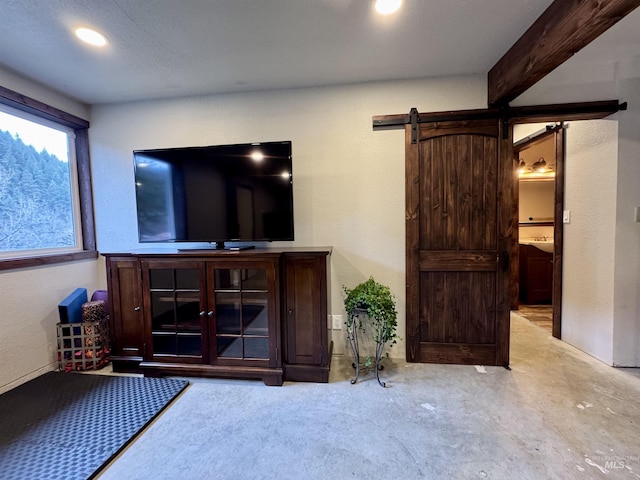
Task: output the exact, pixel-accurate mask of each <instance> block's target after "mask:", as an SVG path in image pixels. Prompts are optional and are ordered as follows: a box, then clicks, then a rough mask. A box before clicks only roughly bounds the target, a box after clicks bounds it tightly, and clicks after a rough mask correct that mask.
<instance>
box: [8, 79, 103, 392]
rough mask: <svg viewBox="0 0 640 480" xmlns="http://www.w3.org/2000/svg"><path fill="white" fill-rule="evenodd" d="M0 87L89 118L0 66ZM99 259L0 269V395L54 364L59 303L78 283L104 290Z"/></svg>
mask: <svg viewBox="0 0 640 480" xmlns="http://www.w3.org/2000/svg"><path fill="white" fill-rule="evenodd" d="M0 85H2V86H3V87H6V88H9V89H11V90H14V91H16V92H19V93H22V94H24V95H27V96H29V97H32V98H34V99H36V100H39V101H41V102H44V103H47V104H49V105H51V106H54V107H56V108H59V109H60V110H64V111H66V112H67V113H71V114H73V115H76V116H78V117H81V118H85V119H87V118H89V114H88V113H89V109H88V107H86V106H85V105H82V104H80V103H78V102H76V101H74V100H72V99H69V98H66V97H64V96H62V95H59V94H57V93H56V92H53V91H50V90H47V89H46V88H45V87H43V86H41V85H38V84H35V83H32V82H29V81H27V80H25V79H23V78H20V77H19V76H18V75H16V74H15V73H13V72H9V71H6V70H2V69H0ZM103 264H104V262H101V261H100V260H87V261H81V262H73V263H66V264H59V265H51V266H45V267H34V268H24V269H19V270H2V271H0V332H2V333H1V334H0V393H2V392H4V391H6V390H9V389H11V388H13V387H15V386H17V385H19V384H21V383H24V382H26V381H27V380H30V379H31V378H34V377H36V376H38V375H40V374H42V373H44V372H45V371H48V370H52V369H54V368H57V363H56V362H57V354H56V348H57V343H56V323H57V322H58V303H60V301H61V300H63V299H64V298H65V297H66V296H67V295H68V294H69V293H71V292H72V291H73V290H74V289H75V288H77V287H84V288H87V290H88V291H89V295H90V294H91V293H92V292H93V291H94V290H97V289H99V288H105V286H106V277H105V274H104V267H103Z"/></svg>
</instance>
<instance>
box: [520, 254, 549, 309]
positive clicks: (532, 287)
mask: <svg viewBox="0 0 640 480" xmlns="http://www.w3.org/2000/svg"><path fill="white" fill-rule="evenodd" d="M551 245H553V244H551ZM519 283H520V303H522V304H525V305H540V304H551V302H552V299H553V298H552V297H553V295H552V292H553V253H551V252H547V251H544V250H542V249H540V248H538V247H537V246H533V245H529V244H522V243H521V244H520V282H519Z"/></svg>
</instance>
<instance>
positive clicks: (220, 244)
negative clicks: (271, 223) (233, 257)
mask: <svg viewBox="0 0 640 480" xmlns="http://www.w3.org/2000/svg"><path fill="white" fill-rule="evenodd" d="M261 145H262V146H269V145H288V155H287V158H288V167H289V172H290V179H289V184H290V188H289V205H290V208H289V211H290V213H291V228H290V232H291V235H290V236H286V237H276V238H269V237H264V238H263V237H260V238H253V239H243V238H209V239H199V240H194V239H174V240H142V239H141V238H142V237H141V230H140V221H139V215H138V193H137V185H136V181H137V175H136V171H137V168H138V161H137V155H138V154H141V155H142V154H147V155H149V156H152V155H153V154H154V153H156V154H157V153H160V152H169V151H170V152H172V153H176V152H182V151H184V152H189V151H196V150H200V151H208V150H216V149H220V150H222V149H238V150H240V149H247V150H249V149H251V148H255V147H258V146H261ZM292 151H293V142H292V141H291V140H283V141H269V142H250V143H234V144H219V145H205V146H188V147H171V148H153V149H139V150H133V168H134V188H135V190H136V191H135V202H136V227H137V231H138V243H140V244H163V243H164V244H176V243H193V244H203V243H205V244H210V245H214V246H215V248H218V249H220V248H224V249H227V250H240V249H246V248H254V245H241V246H227V245H225V243H227V242H229V243H239V244H254V243H264V242H289V241H294V240H295V220H294V200H293V154H292ZM283 158H284V157H283Z"/></svg>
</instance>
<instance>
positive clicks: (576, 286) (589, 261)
mask: <svg viewBox="0 0 640 480" xmlns="http://www.w3.org/2000/svg"><path fill="white" fill-rule="evenodd" d="M617 127H618V122H617V121H615V120H597V121H596V120H591V121H584V122H570V123H569V127H568V131H567V144H566V181H565V210H570V211H571V223H569V224H565V225H564V250H563V264H562V265H563V272H562V273H563V280H562V339H563V340H564V341H566V342H568V343H570V344H571V345H574V346H575V347H577V348H579V349H581V350H584V351H585V352H587V353H589V354H590V355H593V356H594V357H596V358H598V359H600V360H602V361H603V362H605V363H607V364H609V365H611V364H612V363H613V325H614V311H613V306H614V259H615V239H616V193H617V188H616V183H617V175H618V172H617V162H616V159H617V155H618V152H617V134H618V131H617Z"/></svg>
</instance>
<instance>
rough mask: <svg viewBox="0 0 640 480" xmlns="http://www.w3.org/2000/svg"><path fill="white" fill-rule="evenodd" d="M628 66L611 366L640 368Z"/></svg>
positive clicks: (635, 79) (638, 98) (636, 183)
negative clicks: (627, 108) (627, 103)
mask: <svg viewBox="0 0 640 480" xmlns="http://www.w3.org/2000/svg"><path fill="white" fill-rule="evenodd" d="M632 67H635V68H634V69H633V70H632V72H631V73H633V72H635V74H630V75H629V77H630V78H629V79H627V80H624V81H621V82H620V98H621V99H622V100H625V101H627V102H629V110H627V111H626V112H621V113H620V114H619V117H620V127H619V134H618V142H619V144H618V179H617V180H618V190H617V199H616V201H617V208H616V256H615V283H614V304H615V306H614V312H615V325H614V340H613V342H614V343H613V363H614V365H618V366H625V367H638V366H640V223H637V222H636V221H635V209H636V207H639V208H640V130H639V129H638V125H640V108H639V107H638V106H639V105H640V60H636V64H635V65H632Z"/></svg>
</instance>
